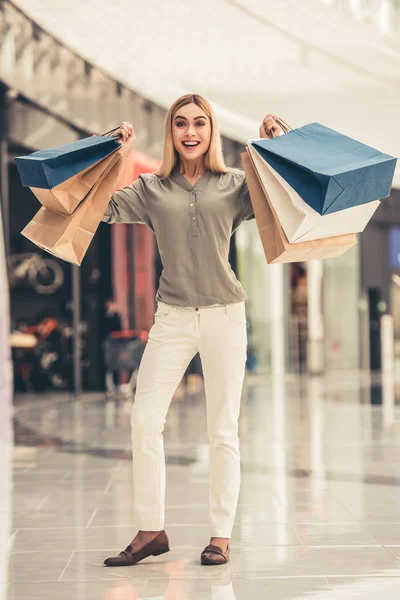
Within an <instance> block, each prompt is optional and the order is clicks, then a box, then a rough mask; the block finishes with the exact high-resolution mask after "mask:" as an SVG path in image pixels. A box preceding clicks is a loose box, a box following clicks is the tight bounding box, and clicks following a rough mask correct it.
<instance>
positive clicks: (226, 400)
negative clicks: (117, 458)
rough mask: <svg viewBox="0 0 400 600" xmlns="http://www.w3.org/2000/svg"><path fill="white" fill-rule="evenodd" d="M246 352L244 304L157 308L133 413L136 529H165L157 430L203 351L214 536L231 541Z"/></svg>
mask: <svg viewBox="0 0 400 600" xmlns="http://www.w3.org/2000/svg"><path fill="white" fill-rule="evenodd" d="M246 347H247V335H246V316H245V306H244V302H239V303H237V304H228V305H226V306H217V307H207V308H198V309H194V308H180V307H176V306H170V305H167V304H164V303H161V302H160V303H159V304H158V310H157V312H156V316H155V324H154V325H153V327H152V328H151V330H150V333H149V340H148V343H147V346H146V349H145V352H144V354H143V358H142V362H141V364H140V368H139V374H138V381H137V388H136V395H135V401H134V404H133V408H132V421H131V423H132V452H133V480H134V494H133V495H134V514H135V525H136V527H137V528H138V529H140V530H142V531H159V530H161V529H164V512H165V456H164V445H163V435H162V432H163V429H164V424H165V419H166V415H167V411H168V408H169V405H170V403H171V400H172V397H173V395H174V393H175V390H176V388H177V386H178V384H179V383H180V381H181V379H182V377H183V375H184V373H185V371H186V368H187V366H188V364H189V362H190V361H191V359H192V358H193V356H194V355H195V354H196V353H197V352H200V357H201V362H202V366H203V374H204V385H205V393H206V405H207V429H208V438H209V441H210V484H209V485H210V488H209V502H210V520H211V535H212V536H213V537H227V538H230V537H231V532H232V527H233V523H234V519H235V513H236V506H237V501H238V496H239V488H240V453H239V438H238V419H239V412H240V399H241V394H242V387H243V379H244V372H245V363H246Z"/></svg>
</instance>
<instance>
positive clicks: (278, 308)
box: [267, 264, 285, 377]
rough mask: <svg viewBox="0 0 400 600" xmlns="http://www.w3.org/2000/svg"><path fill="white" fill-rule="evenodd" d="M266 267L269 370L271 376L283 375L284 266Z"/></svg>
mask: <svg viewBox="0 0 400 600" xmlns="http://www.w3.org/2000/svg"><path fill="white" fill-rule="evenodd" d="M267 269H268V278H269V286H268V296H269V309H270V319H271V372H272V376H273V377H283V376H284V374H285V323H284V318H285V306H284V304H285V303H284V276H283V275H284V266H283V265H282V264H276V265H268V267H267Z"/></svg>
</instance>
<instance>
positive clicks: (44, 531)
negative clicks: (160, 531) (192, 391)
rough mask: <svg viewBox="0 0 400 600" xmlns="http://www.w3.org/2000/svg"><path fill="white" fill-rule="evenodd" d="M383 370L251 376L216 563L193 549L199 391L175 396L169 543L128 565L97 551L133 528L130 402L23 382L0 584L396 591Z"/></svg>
mask: <svg viewBox="0 0 400 600" xmlns="http://www.w3.org/2000/svg"><path fill="white" fill-rule="evenodd" d="M389 384H390V387H389V388H388V382H385V385H384V389H383V394H382V393H381V391H382V390H381V388H380V386H379V382H378V385H377V386H376V387H375V388H374V389H373V390H372V393H371V387H370V385H369V380H368V378H365V377H361V375H360V374H359V373H353V374H350V373H349V374H345V375H341V377H340V378H339V377H338V376H337V375H336V377H326V378H323V379H307V378H301V379H295V378H293V379H289V380H288V381H286V382H285V383H283V382H279V383H272V382H271V381H269V380H268V379H261V378H256V377H255V378H254V377H253V378H252V379H250V378H249V379H248V381H247V385H246V389H245V392H244V395H243V404H242V413H241V420H240V436H241V451H242V487H241V494H240V498H239V505H238V511H237V518H236V524H235V528H234V531H233V535H232V540H231V546H232V560H231V562H230V563H228V564H227V565H225V566H221V567H203V566H201V565H200V564H199V554H200V552H201V550H202V549H203V547H204V546H205V545H206V544H207V543H208V540H209V526H208V506H207V504H208V487H207V485H208V483H207V481H208V472H207V470H208V445H207V435H206V429H205V406H204V398H203V396H202V394H201V393H200V394H198V395H192V396H186V397H185V398H183V399H182V400H175V401H174V402H173V403H172V405H171V409H170V412H169V414H168V419H167V424H166V428H165V436H164V437H165V448H166V458H167V510H166V529H167V532H168V534H169V536H170V540H171V552H170V553H169V554H165V555H162V556H159V557H151V558H148V559H146V560H145V561H143V562H142V563H140V564H139V565H137V566H135V567H128V568H124V569H109V568H105V567H104V566H103V560H104V558H105V557H107V556H109V555H111V554H113V553H114V552H119V551H120V550H121V549H122V548H124V547H125V546H126V545H127V544H128V543H129V541H130V540H131V539H132V537H133V536H134V534H135V533H136V532H135V530H134V528H133V518H132V494H133V490H132V484H131V461H130V425H129V417H130V406H129V405H128V403H124V402H123V401H121V402H119V403H109V404H105V403H104V400H103V398H102V397H101V396H99V395H90V396H86V397H84V398H83V399H82V400H81V401H80V402H76V401H73V400H70V399H69V397H68V396H62V395H59V396H52V395H48V396H46V395H44V396H41V397H40V398H39V397H37V398H36V397H34V396H24V397H22V396H21V397H18V398H16V404H15V414H14V418H13V421H12V423H7V422H3V423H2V431H1V433H2V436H1V440H2V445H1V457H0V466H1V496H0V582H1V583H0V591H1V592H2V593H0V598H4V599H5V600H6V599H7V600H11V599H12V600H28V599H29V600H36V599H38V600H39V599H40V600H47V599H51V600H53V599H55V598H57V600H67V599H68V600H69V599H79V600H92V599H93V600H94V599H96V600H98V599H104V600H136V599H147V600H150V599H151V600H161V599H164V598H165V599H168V600H258V599H260V600H264V599H268V600H289V599H300V598H301V599H310V598H313V599H315V600H350V599H351V600H353V599H358V598H359V599H360V600H361V599H362V600H392V599H395V598H396V600H398V598H399V597H400V477H399V475H400V472H399V468H400V467H399V465H400V462H399V458H400V418H399V417H400V403H397V402H396V392H397V391H398V390H397V386H395V385H392V382H389ZM377 390H378V391H377ZM380 398H383V399H384V404H379V399H380ZM11 426H13V427H14V443H13V444H10V443H7V431H8V429H7V427H11Z"/></svg>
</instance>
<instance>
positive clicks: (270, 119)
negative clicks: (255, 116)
mask: <svg viewBox="0 0 400 600" xmlns="http://www.w3.org/2000/svg"><path fill="white" fill-rule="evenodd" d="M283 133H284V132H283V129H282V127H280V126H279V125H278V123H277V122H276V115H267V116H266V117H264V119H263V122H262V123H261V126H260V137H262V138H273V137H277V136H278V135H282V134H283Z"/></svg>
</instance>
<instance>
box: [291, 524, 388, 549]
mask: <svg viewBox="0 0 400 600" xmlns="http://www.w3.org/2000/svg"><path fill="white" fill-rule="evenodd" d="M295 530H296V532H297V533H298V535H299V537H300V539H301V541H302V542H303V544H305V545H306V546H366V545H377V544H378V542H377V541H376V539H375V538H374V537H373V535H371V534H368V533H367V532H365V531H363V530H362V528H361V527H360V525H358V524H357V523H354V524H353V523H345V524H342V523H335V524H332V523H319V524H318V523H306V524H303V525H297V526H296V527H295Z"/></svg>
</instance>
